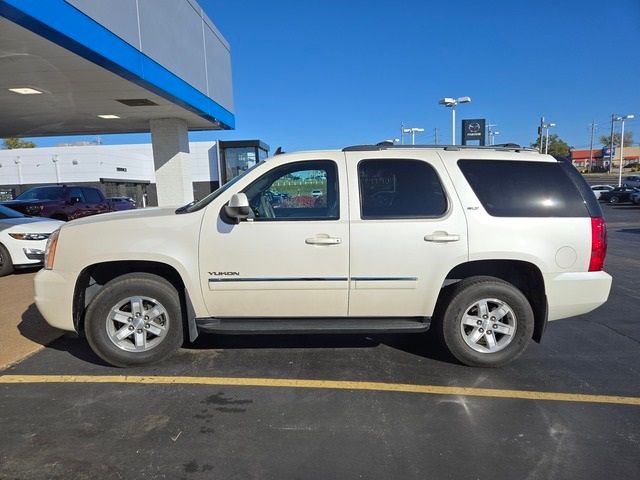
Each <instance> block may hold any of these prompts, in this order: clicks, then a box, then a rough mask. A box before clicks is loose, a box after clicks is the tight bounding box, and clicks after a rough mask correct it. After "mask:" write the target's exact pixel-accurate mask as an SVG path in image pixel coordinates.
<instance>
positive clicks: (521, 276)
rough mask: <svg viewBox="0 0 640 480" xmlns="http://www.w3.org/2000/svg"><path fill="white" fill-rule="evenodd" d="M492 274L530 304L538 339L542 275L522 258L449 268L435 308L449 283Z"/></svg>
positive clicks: (543, 303)
mask: <svg viewBox="0 0 640 480" xmlns="http://www.w3.org/2000/svg"><path fill="white" fill-rule="evenodd" d="M480 275H482V276H490V277H496V278H499V279H501V280H504V281H505V282H509V283H511V284H512V285H514V286H515V287H516V288H518V289H519V290H520V291H521V292H522V293H523V294H524V296H525V297H527V300H528V301H529V303H530V304H531V308H532V310H533V314H534V329H533V335H532V338H533V340H535V341H536V342H538V343H540V341H541V340H542V335H543V334H544V330H545V328H546V326H547V318H548V305H547V296H546V293H545V292H546V291H545V285H544V278H543V276H542V272H541V271H540V269H539V268H538V267H537V266H536V265H535V264H533V263H530V262H526V261H522V260H475V261H470V262H465V263H462V264H459V265H457V266H456V267H454V268H453V269H451V270H450V271H449V273H448V274H447V276H446V278H445V281H444V283H443V285H442V289H441V290H440V294H439V295H438V300H437V302H436V308H435V311H436V312H439V311H441V310H442V308H443V307H444V304H446V302H447V298H448V293H449V292H450V290H451V286H452V285H454V284H456V283H458V282H459V281H461V280H464V279H466V278H470V277H475V276H480Z"/></svg>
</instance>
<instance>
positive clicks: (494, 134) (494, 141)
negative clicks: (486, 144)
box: [491, 132, 500, 145]
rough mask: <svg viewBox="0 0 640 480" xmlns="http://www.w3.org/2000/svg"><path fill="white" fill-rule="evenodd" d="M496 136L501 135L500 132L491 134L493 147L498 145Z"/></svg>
mask: <svg viewBox="0 0 640 480" xmlns="http://www.w3.org/2000/svg"><path fill="white" fill-rule="evenodd" d="M496 135H500V132H492V133H491V145H495V143H496Z"/></svg>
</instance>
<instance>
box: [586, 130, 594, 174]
mask: <svg viewBox="0 0 640 480" xmlns="http://www.w3.org/2000/svg"><path fill="white" fill-rule="evenodd" d="M595 132H596V121H595V120H591V143H590V144H589V165H588V166H587V173H589V172H591V168H592V165H593V135H594V134H595Z"/></svg>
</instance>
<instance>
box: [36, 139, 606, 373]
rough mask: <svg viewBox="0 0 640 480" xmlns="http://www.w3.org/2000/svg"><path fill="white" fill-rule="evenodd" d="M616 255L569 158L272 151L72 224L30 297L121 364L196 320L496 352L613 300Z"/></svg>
mask: <svg viewBox="0 0 640 480" xmlns="http://www.w3.org/2000/svg"><path fill="white" fill-rule="evenodd" d="M317 191H320V192H321V195H319V196H318V195H314V193H315V192H317ZM605 252H606V227H605V223H604V220H603V218H602V212H601V210H600V207H599V205H598V202H597V201H596V199H595V197H594V195H593V194H592V193H591V190H590V189H589V186H588V185H587V184H586V182H585V181H584V180H583V179H582V177H581V176H580V175H579V174H578V172H577V171H576V170H575V169H574V168H573V167H572V166H571V165H570V164H568V163H564V162H558V161H556V160H555V159H554V158H553V157H551V156H549V155H541V154H539V153H537V152H536V151H532V150H529V149H525V148H520V147H517V146H513V145H509V146H502V147H485V148H478V147H474V148H468V147H466V148H465V147H457V146H452V147H442V146H439V147H437V146H436V147H419V146H416V147H412V146H406V147H398V146H396V147H392V146H388V145H385V144H381V145H374V146H356V147H347V148H345V149H343V150H341V151H340V150H338V151H316V152H301V153H294V154H283V155H277V156H275V157H273V158H271V159H269V160H268V161H266V162H262V163H259V164H257V165H256V166H255V167H253V168H252V169H250V170H248V171H247V172H245V173H244V174H243V175H242V176H240V177H237V178H235V179H234V180H232V181H231V182H229V183H227V184H226V185H224V186H223V187H222V188H220V189H219V190H217V191H215V192H214V193H212V194H211V195H209V196H208V197H206V198H204V199H203V200H200V201H198V202H194V203H191V204H189V205H185V206H184V207H181V208H178V209H177V210H176V209H170V208H154V209H145V210H133V211H127V212H120V213H117V214H110V215H105V216H95V217H89V218H84V219H80V220H75V221H73V222H70V223H68V224H66V225H64V226H63V227H62V228H61V229H60V230H59V234H56V235H54V236H52V237H51V239H50V241H49V244H48V247H47V253H46V259H45V269H44V270H42V271H40V272H39V273H38V275H37V276H36V279H35V287H36V304H37V306H38V308H39V309H40V311H41V312H42V314H43V316H44V317H45V318H46V320H47V321H48V322H49V323H50V324H51V325H53V326H55V327H58V328H62V329H65V330H72V331H76V332H78V333H84V334H85V335H86V337H87V339H88V341H89V344H90V345H91V347H92V348H93V350H94V351H95V352H96V353H97V354H98V355H99V356H100V357H101V358H103V359H104V360H106V361H107V362H109V363H111V364H113V365H118V366H128V365H138V364H144V363H149V362H154V361H158V360H160V359H163V358H165V357H167V356H168V355H170V354H171V353H173V352H174V351H175V350H176V349H177V348H178V347H179V346H180V345H181V344H182V342H183V337H187V336H188V338H189V339H190V340H192V341H193V340H194V339H195V338H196V336H197V335H198V333H199V332H201V331H205V332H214V333H234V334H242V333H244V334H260V333H327V332H332V333H342V332H360V333H364V332H366V333H376V332H379V333H388V332H414V333H419V332H424V331H426V330H428V329H429V328H430V326H432V327H433V328H434V330H435V331H436V333H437V335H439V337H440V338H441V339H442V342H443V344H444V345H445V347H446V348H447V349H448V350H449V351H450V352H451V354H452V355H453V356H454V357H455V358H457V359H458V360H459V361H460V362H462V363H464V364H466V365H473V366H500V365H504V364H506V363H507V362H509V361H511V360H513V359H515V358H516V357H517V356H518V355H520V354H521V353H522V352H523V351H524V349H525V347H526V346H527V343H528V342H529V340H530V339H532V338H533V339H534V340H536V341H540V339H541V337H542V334H543V332H544V329H545V326H546V324H547V321H548V320H557V319H561V318H566V317H571V316H575V315H580V314H584V313H587V312H589V311H591V310H593V309H595V308H596V307H598V306H600V305H602V304H603V303H604V302H605V301H606V300H607V298H608V295H609V290H610V288H611V277H610V276H609V275H608V274H606V273H605V272H604V271H602V269H603V264H604V257H605Z"/></svg>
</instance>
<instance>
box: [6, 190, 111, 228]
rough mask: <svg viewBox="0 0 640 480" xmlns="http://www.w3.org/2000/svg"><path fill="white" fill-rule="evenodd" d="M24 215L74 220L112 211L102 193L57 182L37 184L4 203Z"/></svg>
mask: <svg viewBox="0 0 640 480" xmlns="http://www.w3.org/2000/svg"><path fill="white" fill-rule="evenodd" d="M0 205H4V206H6V207H9V208H13V209H14V210H17V211H19V212H22V213H24V214H25V215H31V216H37V217H49V218H54V219H56V220H63V221H65V222H66V221H68V220H74V219H76V218H80V217H86V216H89V215H96V214H98V213H106V212H109V211H111V209H110V208H109V203H108V202H107V199H106V198H105V197H104V195H103V194H102V192H101V191H100V190H99V189H97V188H93V187H74V186H67V185H54V186H47V187H35V188H31V189H29V190H27V191H26V192H23V193H21V194H20V195H18V196H17V197H16V199H15V200H11V201H8V202H2V203H0Z"/></svg>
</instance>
